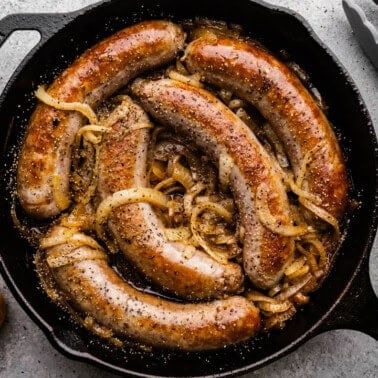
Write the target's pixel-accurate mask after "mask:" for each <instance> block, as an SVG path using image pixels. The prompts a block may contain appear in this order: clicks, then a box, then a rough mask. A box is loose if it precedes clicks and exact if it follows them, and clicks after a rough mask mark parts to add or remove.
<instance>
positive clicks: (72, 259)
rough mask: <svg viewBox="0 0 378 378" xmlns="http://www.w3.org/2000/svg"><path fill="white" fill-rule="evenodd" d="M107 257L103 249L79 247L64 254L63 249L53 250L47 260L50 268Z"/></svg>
mask: <svg viewBox="0 0 378 378" xmlns="http://www.w3.org/2000/svg"><path fill="white" fill-rule="evenodd" d="M100 248H101V247H100ZM107 259H108V258H107V256H106V254H105V252H104V251H103V250H102V249H92V248H83V247H79V248H76V249H74V250H73V251H71V252H69V253H65V254H62V253H61V251H58V252H57V253H54V252H52V253H50V254H49V256H47V258H46V261H47V264H48V266H49V267H50V268H60V267H62V266H65V265H69V264H74V263H76V262H80V261H86V260H107Z"/></svg>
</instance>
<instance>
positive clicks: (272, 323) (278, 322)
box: [264, 306, 297, 329]
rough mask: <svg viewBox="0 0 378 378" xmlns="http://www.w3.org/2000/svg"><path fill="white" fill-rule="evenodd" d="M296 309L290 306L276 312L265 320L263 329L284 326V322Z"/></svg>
mask: <svg viewBox="0 0 378 378" xmlns="http://www.w3.org/2000/svg"><path fill="white" fill-rule="evenodd" d="M296 312H297V310H296V309H295V307H294V306H291V307H290V308H289V309H288V310H287V311H285V312H283V313H282V314H276V315H273V316H271V317H269V318H268V319H266V320H265V322H264V326H265V329H272V328H279V329H282V328H283V327H284V326H285V322H286V321H287V320H289V319H291V318H292V317H293V316H294V315H295V313H296Z"/></svg>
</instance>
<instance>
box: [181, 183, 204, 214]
mask: <svg viewBox="0 0 378 378" xmlns="http://www.w3.org/2000/svg"><path fill="white" fill-rule="evenodd" d="M204 189H206V186H205V185H204V184H203V183H201V182H198V183H197V184H195V185H194V186H192V188H191V189H190V190H189V192H187V193H185V194H184V200H183V202H184V211H185V215H186V216H187V217H190V216H191V214H192V205H193V200H194V198H196V197H197V196H198V194H200V193H201V192H202V191H203V190H204Z"/></svg>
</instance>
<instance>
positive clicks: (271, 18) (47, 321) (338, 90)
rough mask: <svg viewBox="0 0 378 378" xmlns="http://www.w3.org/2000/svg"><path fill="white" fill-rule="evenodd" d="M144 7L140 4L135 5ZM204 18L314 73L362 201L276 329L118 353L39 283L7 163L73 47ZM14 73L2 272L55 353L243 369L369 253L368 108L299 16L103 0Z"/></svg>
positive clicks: (181, 369) (294, 330)
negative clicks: (162, 23)
mask: <svg viewBox="0 0 378 378" xmlns="http://www.w3.org/2000/svg"><path fill="white" fill-rule="evenodd" d="M142 4H143V6H142ZM194 16H206V17H209V18H213V19H220V20H225V21H227V22H233V23H237V24H240V25H242V26H243V27H244V29H245V31H246V33H247V34H248V35H250V36H251V37H252V38H254V39H256V40H258V41H259V42H261V43H262V44H263V45H265V46H267V47H268V48H269V49H270V50H271V51H272V52H273V53H276V54H279V52H280V50H285V51H286V53H287V55H288V56H289V57H290V60H292V61H294V62H296V63H298V64H299V65H300V66H301V67H302V68H303V69H304V70H305V71H306V72H307V73H308V74H309V75H310V77H311V82H312V84H313V85H314V86H315V87H316V88H317V89H318V90H319V91H320V93H321V95H322V96H323V99H324V100H325V102H326V104H327V105H328V107H329V113H328V117H329V119H330V121H331V122H332V124H333V125H334V127H335V129H336V133H337V135H338V138H339V140H340V142H341V145H342V149H343V151H344V155H345V157H346V160H347V166H348V170H349V174H350V178H351V183H352V187H353V193H352V196H353V198H354V199H356V200H358V201H360V202H361V206H360V207H359V208H358V209H357V210H356V211H354V213H353V214H352V215H351V217H350V221H349V225H348V230H347V236H346V238H345V240H344V242H343V244H342V247H341V248H340V251H339V255H338V257H337V259H336V262H335V264H334V267H333V269H332V271H331V274H330V277H329V278H328V279H327V280H326V281H325V282H324V284H323V286H322V287H321V289H319V290H318V291H317V292H315V293H313V294H312V300H311V302H310V304H309V305H307V306H305V307H304V308H303V309H302V310H301V311H299V313H298V314H297V315H296V316H295V317H294V319H293V320H292V321H290V322H288V324H287V326H286V328H285V329H284V330H283V331H280V332H272V333H266V334H261V335H259V336H258V337H256V338H254V339H253V340H251V341H250V342H249V343H247V344H245V345H241V346H235V347H230V348H226V349H222V350H220V351H216V352H206V353H183V352H172V351H161V350H152V351H143V350H140V349H138V348H133V347H130V348H125V349H124V350H120V349H117V348H114V347H112V346H110V345H108V344H106V343H105V342H104V341H102V340H101V339H99V338H97V337H95V336H93V335H92V334H90V333H89V332H87V331H86V330H84V329H82V328H80V327H78V326H76V325H75V324H73V323H72V321H71V320H70V319H69V317H68V316H67V315H66V314H65V313H64V312H63V311H62V310H61V309H60V308H59V307H58V306H57V305H56V304H54V303H52V302H51V301H50V300H48V298H47V297H46V295H45V294H44V293H43V291H42V290H41V289H40V288H39V284H38V278H37V275H36V273H35V270H34V264H33V254H34V252H35V250H34V249H33V248H32V247H30V246H29V244H28V243H27V242H26V241H24V240H22V239H21V238H20V236H19V233H18V232H17V231H16V230H15V229H14V227H13V223H12V220H11V217H10V204H11V201H12V193H13V190H14V161H15V156H16V155H17V153H18V151H19V148H20V145H21V142H22V137H23V134H24V130H25V126H26V124H27V120H28V118H29V117H30V115H31V112H32V110H33V108H34V106H35V104H36V101H35V99H34V97H33V95H32V92H33V90H35V88H36V86H37V85H38V84H40V83H49V82H51V81H52V80H53V78H54V76H55V75H56V74H57V73H59V72H60V71H61V70H62V69H63V68H65V67H66V66H67V65H68V64H69V63H70V62H71V61H72V60H73V59H74V58H75V57H76V56H77V55H78V54H80V53H81V52H83V51H84V50H85V49H86V48H88V47H90V46H92V45H93V44H94V43H96V42H97V41H98V40H100V39H102V38H104V37H106V36H108V35H110V34H112V33H113V32H115V31H117V30H119V29H121V28H123V27H125V26H127V25H130V24H133V23H135V22H138V21H141V20H143V19H151V18H169V19H173V20H174V21H178V22H179V21H180V20H184V19H188V18H192V17H194ZM24 63H25V64H22V65H21V66H20V68H19V69H18V70H17V72H16V74H15V75H14V76H13V78H12V79H11V81H10V82H9V83H8V86H7V88H6V90H5V92H4V94H3V96H2V98H1V104H0V106H1V108H0V119H1V121H2V127H1V128H0V133H1V137H0V140H1V151H2V153H1V157H0V159H1V164H0V166H1V169H2V171H1V179H0V180H1V188H0V190H1V192H0V193H1V199H0V201H1V208H0V213H1V215H0V216H1V226H2V227H1V231H0V232H1V246H0V248H1V250H0V252H1V259H2V268H3V273H4V276H5V279H6V280H7V282H8V284H9V285H10V287H11V289H12V291H13V293H14V294H15V295H16V297H17V298H18V300H19V301H20V303H21V304H22V305H23V307H24V308H25V309H26V310H27V312H28V313H29V314H30V315H31V316H32V317H33V318H34V320H36V322H37V323H38V324H39V325H40V326H41V328H42V329H43V331H44V332H45V333H46V335H47V336H48V338H49V339H50V341H52V343H53V344H54V345H55V346H57V347H58V348H59V349H60V350H61V351H62V352H64V353H66V354H68V355H70V356H71V357H74V358H79V359H85V360H87V361H92V362H94V363H97V364H100V365H102V366H103V367H108V368H110V369H112V370H114V371H119V372H125V373H126V372H127V373H130V374H135V375H142V376H147V375H158V376H204V375H214V374H220V375H230V374H237V373H242V372H247V371H248V370H251V369H253V368H258V367H259V366H262V365H263V364H266V363H268V362H269V361H272V360H273V359H275V358H277V357H279V356H281V355H282V354H284V353H286V352H288V351H289V350H291V349H292V348H294V347H295V346H298V345H300V343H302V342H304V341H305V340H307V339H308V338H309V337H310V336H311V335H314V334H316V330H317V328H318V326H319V325H320V324H321V322H322V319H323V318H324V316H325V314H326V313H327V312H328V311H329V310H330V308H331V307H332V306H333V304H334V303H335V302H337V301H338V298H339V297H340V295H341V294H342V292H343V290H344V289H345V287H346V286H347V285H348V283H349V281H350V279H351V277H352V276H353V274H354V272H355V270H356V269H357V268H358V266H359V264H360V262H361V259H362V258H363V257H366V255H367V254H368V253H369V250H370V247H371V243H372V241H373V237H374V234H375V227H376V209H375V205H373V204H375V203H376V201H375V197H376V150H375V148H376V139H375V134H374V131H373V127H372V125H371V121H370V120H369V116H368V114H367V111H366V109H365V107H364V105H363V102H362V101H361V99H360V97H359V94H358V92H357V90H356V88H355V87H354V85H353V83H352V82H351V81H350V79H349V78H348V77H347V76H346V74H345V72H344V70H343V68H342V67H341V66H340V65H339V64H338V63H336V62H335V60H334V58H333V57H332V56H331V55H330V54H329V52H328V51H327V50H326V49H325V48H324V47H323V46H322V45H321V44H319V43H318V42H317V40H316V38H314V37H313V36H312V35H311V31H310V30H308V28H307V26H304V25H303V24H302V22H301V21H300V20H299V19H297V18H296V17H294V16H292V15H291V14H288V13H283V12H282V11H280V10H277V9H275V8H271V7H266V6H264V5H262V4H258V3H253V2H250V1H248V0H241V1H239V2H238V5H237V6H235V4H234V3H233V2H230V1H222V2H219V1H211V0H201V1H197V0H196V1H190V2H178V1H171V0H163V1H159V2H158V3H157V2H155V1H153V0H145V1H142V2H140V1H134V0H131V1H127V2H125V1H121V0H118V1H111V2H110V1H106V2H104V3H102V4H99V5H95V6H93V7H90V8H88V9H87V10H86V11H85V12H78V13H77V17H76V18H75V19H74V20H73V21H72V22H71V23H69V24H68V25H67V26H66V27H64V28H63V29H62V30H61V31H60V32H58V33H57V34H55V35H54V36H53V37H52V38H50V39H49V40H47V41H46V42H45V43H44V44H43V45H41V46H40V47H38V48H37V49H35V50H34V51H33V52H32V53H31V54H30V55H29V56H28V57H27V58H26V60H25V62H24Z"/></svg>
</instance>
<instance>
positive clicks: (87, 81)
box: [17, 21, 185, 218]
mask: <svg viewBox="0 0 378 378" xmlns="http://www.w3.org/2000/svg"><path fill="white" fill-rule="evenodd" d="M184 40H185V34H184V32H183V31H182V29H181V28H180V27H179V26H177V25H175V24H173V23H171V22H168V21H146V22H142V23H140V24H137V25H133V26H131V27H128V28H126V29H124V30H121V31H119V32H118V33H116V34H114V35H112V36H111V37H109V38H107V39H105V40H104V41H102V42H100V43H98V44H97V45H95V46H94V47H92V48H90V49H89V50H87V51H86V52H85V53H84V54H83V55H81V56H80V57H79V58H78V59H77V60H76V61H75V62H74V63H73V64H72V65H71V66H70V67H69V68H68V69H66V70H65V71H64V72H63V73H62V74H61V75H59V76H58V78H57V79H56V80H55V81H54V82H53V83H52V85H51V86H50V88H49V90H48V93H49V94H50V95H51V96H52V97H54V98H55V99H57V100H60V101H64V102H81V103H86V104H88V105H90V106H92V107H96V106H97V105H98V104H99V103H100V102H101V101H103V100H104V99H106V98H107V97H108V96H110V95H111V94H112V93H114V92H115V91H116V90H117V89H119V88H120V87H122V86H124V85H125V84H126V83H127V82H128V81H129V80H130V79H131V78H133V77H135V76H137V75H138V74H139V73H141V72H142V71H145V70H148V69H151V68H153V67H156V66H159V65H161V64H164V63H167V62H169V61H170V60H171V59H173V58H174V57H175V55H176V54H177V52H178V51H179V50H180V49H182V47H183V44H184ZM83 123H84V118H83V116H82V115H80V114H79V113H78V112H73V111H71V112H67V111H61V110H57V109H54V108H52V107H50V106H47V105H44V104H40V105H38V106H37V108H36V110H35V112H34V114H33V116H32V117H31V120H30V123H29V126H28V130H27V134H26V139H25V142H24V144H23V147H22V151H21V154H20V159H19V164H18V173H17V176H18V177H17V185H18V188H17V190H18V197H19V200H20V203H21V205H22V207H23V208H24V209H25V211H26V212H28V213H29V214H31V215H33V216H35V217H40V218H47V217H51V216H54V215H57V214H59V213H60V212H61V211H62V210H64V209H65V208H67V207H68V205H69V172H70V165H71V146H72V144H73V141H74V137H75V134H76V132H77V130H78V129H79V128H80V127H81V126H82V125H83Z"/></svg>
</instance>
